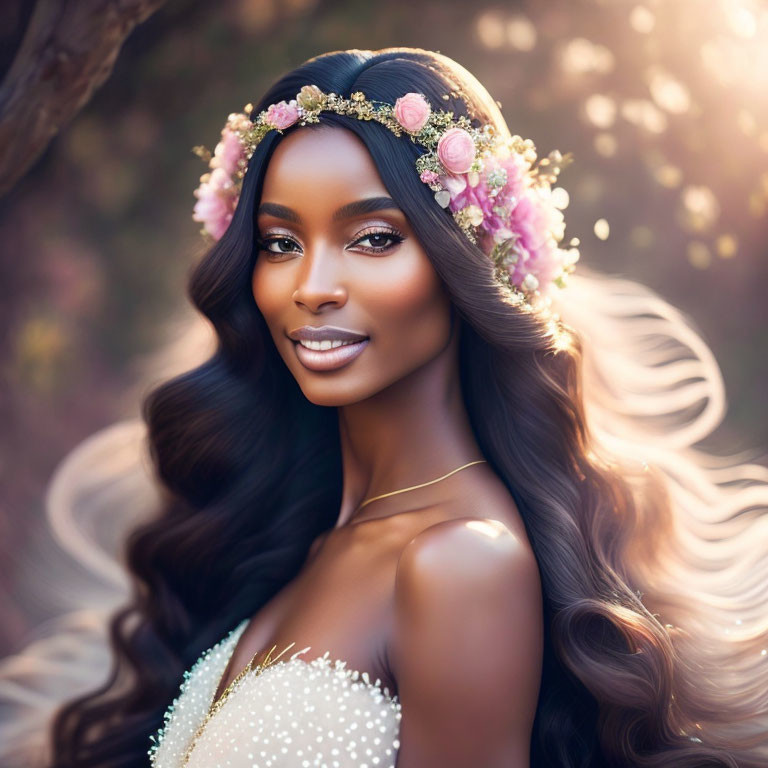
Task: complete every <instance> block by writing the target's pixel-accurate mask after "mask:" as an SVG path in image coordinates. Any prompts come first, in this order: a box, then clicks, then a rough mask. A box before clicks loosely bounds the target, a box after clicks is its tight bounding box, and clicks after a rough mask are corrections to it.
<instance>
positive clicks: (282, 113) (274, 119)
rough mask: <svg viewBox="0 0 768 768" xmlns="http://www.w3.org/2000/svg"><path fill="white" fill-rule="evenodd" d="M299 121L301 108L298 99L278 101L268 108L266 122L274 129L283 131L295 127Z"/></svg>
mask: <svg viewBox="0 0 768 768" xmlns="http://www.w3.org/2000/svg"><path fill="white" fill-rule="evenodd" d="M298 119H299V107H298V104H297V103H296V99H291V100H290V101H278V102H277V104H271V105H270V106H269V107H268V108H267V114H266V121H267V123H268V124H269V125H271V126H272V127H273V128H277V129H279V130H282V129H284V128H288V127H289V126H291V125H293V124H294V123H295V122H296V121H297V120H298Z"/></svg>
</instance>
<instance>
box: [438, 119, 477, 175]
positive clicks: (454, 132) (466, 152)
mask: <svg viewBox="0 0 768 768" xmlns="http://www.w3.org/2000/svg"><path fill="white" fill-rule="evenodd" d="M437 157H438V159H439V160H440V162H441V163H442V164H443V167H444V168H445V169H446V170H448V171H450V172H451V173H466V172H467V171H468V170H469V169H470V167H471V165H472V163H473V161H474V159H475V142H474V141H472V137H471V136H470V135H469V133H467V131H465V130H464V129H463V128H449V129H448V130H447V131H446V132H445V133H444V134H443V135H442V136H441V137H440V141H438V142H437Z"/></svg>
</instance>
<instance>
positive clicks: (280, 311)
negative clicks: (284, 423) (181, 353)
mask: <svg viewBox="0 0 768 768" xmlns="http://www.w3.org/2000/svg"><path fill="white" fill-rule="evenodd" d="M415 172H416V171H415V168H414V173H415ZM366 201H368V202H367V203H366ZM257 228H258V233H257V237H258V238H259V240H260V243H261V246H260V250H259V253H258V257H257V260H256V266H255V268H254V272H253V296H254V299H255V300H256V304H257V306H258V308H259V310H260V311H261V313H262V314H263V316H264V318H265V320H266V322H267V325H268V326H269V330H270V333H271V335H272V338H273V340H274V342H275V345H276V346H277V349H278V351H279V353H280V355H281V356H282V358H283V360H284V361H285V364H286V365H287V366H288V368H289V370H290V371H291V373H292V374H293V376H294V377H295V378H296V381H297V382H298V384H299V386H300V387H301V390H302V392H303V393H304V395H305V396H306V397H307V399H308V400H310V401H311V402H313V403H315V404H317V405H327V406H329V405H345V404H348V403H354V402H357V401H359V400H363V399H365V398H368V397H370V396H372V395H374V394H376V393H377V392H380V391H381V390H383V389H385V388H386V387H388V386H389V385H391V384H393V383H394V382H397V381H399V380H400V379H403V378H404V377H406V376H408V375H409V374H411V373H413V372H414V371H416V370H418V369H419V368H420V367H422V366H423V365H425V364H426V363H428V362H429V361H430V360H432V359H433V358H434V357H435V356H437V355H438V354H439V353H440V352H442V351H443V350H444V349H445V348H446V346H447V344H448V342H449V340H450V328H451V323H450V299H449V298H448V296H447V294H446V292H445V289H444V287H443V284H442V281H441V280H440V278H439V277H438V276H437V273H436V272H435V271H434V269H433V267H432V265H431V263H430V261H429V259H428V258H427V254H426V252H425V251H424V249H423V248H422V246H421V244H420V243H419V241H418V240H417V239H416V236H415V235H414V233H413V231H412V229H411V227H410V225H409V223H408V220H407V219H406V217H405V214H404V213H403V212H402V210H400V209H399V208H397V207H396V205H395V203H394V201H392V200H390V199H389V193H388V192H387V190H386V188H385V187H384V184H383V183H382V181H381V179H380V177H379V174H378V171H377V169H376V165H375V164H374V162H373V160H372V158H371V156H370V155H369V153H368V150H367V149H366V147H365V145H364V144H363V143H362V141H361V140H360V139H358V138H357V137H356V136H355V135H354V134H352V133H351V132H349V131H347V130H344V129H343V128H335V127H330V126H321V127H313V128H308V129H302V128H298V129H296V130H295V131H293V132H292V133H290V134H288V135H286V137H285V138H284V139H283V140H282V141H281V142H280V144H279V145H278V146H277V148H276V149H275V152H274V154H273V155H272V158H271V160H270V163H269V167H268V169H267V172H266V176H265V180H264V188H263V192H262V198H261V203H260V205H259V208H258V211H257ZM317 329H326V330H327V340H326V341H325V342H323V341H320V342H317V341H315V342H314V346H318V345H320V346H321V347H323V348H322V349H319V350H318V349H314V350H313V349H309V348H304V346H303V345H302V344H301V341H299V336H300V335H301V334H302V332H303V333H305V334H306V335H307V337H308V338H309V336H310V334H312V331H313V330H314V331H317ZM344 331H346V332H348V338H345V335H344ZM341 341H344V342H347V341H352V343H346V344H343V345H342V346H337V345H338V342H341ZM305 343H309V344H312V342H311V341H309V342H305ZM329 344H331V345H332V348H331V349H324V348H325V347H328V345H329ZM334 347H335V348H334Z"/></svg>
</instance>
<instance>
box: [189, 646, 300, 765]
mask: <svg viewBox="0 0 768 768" xmlns="http://www.w3.org/2000/svg"><path fill="white" fill-rule="evenodd" d="M294 645H296V643H295V642H293V643H291V644H290V645H287V646H286V647H285V648H283V650H282V651H280V653H278V654H277V656H275V658H274V659H273V658H271V656H272V652H273V651H274V650H275V648H277V644H275V645H273V646H272V648H270V650H269V653H268V654H267V655H266V658H265V659H264V661H263V662H261V664H257V665H256V666H255V667H254V666H253V662H254V661H255V659H256V657H257V656H258V655H259V654H260V653H261V650H263V649H260V650H258V651H256V653H254V654H253V656H251V660H250V661H249V662H248V663H247V664H246V665H245V668H244V669H243V670H242V671H241V672H240V673H239V674H238V675H237V676H236V677H235V679H234V680H233V681H232V682H231V683H230V684H229V685H228V686H227V687H226V688H225V689H224V690H223V691H222V694H221V696H219V699H218V701H217V700H216V691H218V690H219V685H220V684H221V680H222V678H223V677H224V674H225V673H226V671H227V667H228V666H229V660H230V659H231V658H232V657H233V656H234V652H235V648H236V647H237V643H235V647H234V648H233V649H232V653H231V654H230V656H229V659H227V663H226V664H225V666H224V671H223V672H222V673H221V676H220V677H219V679H218V680H217V681H216V687H215V688H214V689H213V701H212V702H211V705H210V706H209V707H208V712H207V713H206V715H205V717H204V718H203V722H202V723H200V725H199V727H198V728H197V730H196V731H195V735H194V736H193V737H192V740H191V741H190V742H189V746H188V747H187V749H186V752H185V753H184V759H183V760H182V763H181V768H184V767H185V766H186V765H187V764H188V763H189V758H190V756H191V754H192V750H193V749H194V748H195V744H197V740H198V739H199V738H200V735H201V734H202V732H203V731H204V730H205V727H206V725H208V723H209V721H210V719H211V718H212V717H213V716H214V715H215V714H216V713H217V712H218V711H219V710H220V709H221V708H222V706H223V705H224V702H225V701H226V700H227V699H228V698H229V696H230V695H231V693H232V692H233V691H234V690H235V689H236V688H237V687H238V685H239V684H240V682H241V681H242V680H243V678H244V677H245V676H246V675H248V674H250V673H251V672H253V673H254V674H256V675H260V674H261V673H262V672H263V671H264V670H265V669H266V668H267V667H269V666H271V665H272V664H274V663H275V662H276V661H277V660H278V659H279V658H280V657H281V656H282V655H283V654H284V653H285V652H286V651H287V650H288V649H289V648H292V647H293V646H294Z"/></svg>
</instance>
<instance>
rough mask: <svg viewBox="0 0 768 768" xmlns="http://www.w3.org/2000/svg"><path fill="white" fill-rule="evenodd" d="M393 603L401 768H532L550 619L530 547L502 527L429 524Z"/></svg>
mask: <svg viewBox="0 0 768 768" xmlns="http://www.w3.org/2000/svg"><path fill="white" fill-rule="evenodd" d="M394 603H395V612H394V614H395V621H394V628H393V632H392V637H391V640H390V647H389V649H388V655H389V657H390V665H391V668H392V670H393V674H394V675H395V677H396V680H397V686H398V691H399V694H400V700H401V702H402V705H403V712H404V715H403V723H402V731H401V751H400V755H399V758H398V766H400V765H401V764H402V766H403V768H410V767H411V766H421V767H423V768H426V767H427V766H432V765H435V766H437V765H440V766H445V767H446V768H448V767H449V766H466V765H471V764H476V765H489V766H491V765H493V766H495V765H499V766H501V765H504V766H518V765H520V766H523V765H528V762H527V761H528V749H529V742H530V734H531V728H532V725H533V719H534V715H535V710H536V703H537V699H538V692H539V684H540V676H541V660H542V647H543V618H542V596H541V583H540V579H539V571H538V565H537V562H536V558H535V556H534V553H533V551H532V549H531V547H530V544H529V543H528V542H527V540H526V539H525V538H523V537H521V536H520V535H519V534H516V533H514V532H513V531H512V530H511V529H510V527H508V526H507V525H506V524H505V523H504V522H502V521H500V520H496V519H494V518H485V517H475V516H468V517H462V518H454V519H451V520H445V521H442V522H439V523H436V524H434V525H430V526H429V527H427V528H425V529H424V530H422V531H421V532H420V533H418V534H417V535H416V536H414V537H413V538H412V539H410V540H409V541H408V543H407V544H406V546H405V547H404V548H403V550H402V553H401V555H400V558H399V561H398V565H397V571H396V576H395V597H394Z"/></svg>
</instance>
